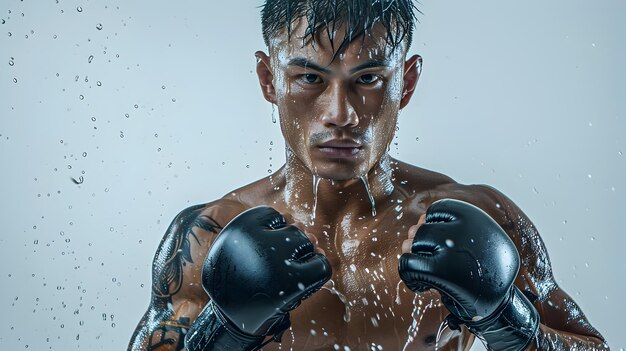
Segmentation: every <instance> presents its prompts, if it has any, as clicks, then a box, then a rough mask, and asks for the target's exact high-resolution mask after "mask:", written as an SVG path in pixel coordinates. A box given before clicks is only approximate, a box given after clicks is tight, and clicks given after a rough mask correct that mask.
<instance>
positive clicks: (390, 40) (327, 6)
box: [261, 0, 421, 55]
mask: <svg viewBox="0 0 626 351" xmlns="http://www.w3.org/2000/svg"><path fill="white" fill-rule="evenodd" d="M416 12H418V13H421V12H420V11H419V10H418V9H417V8H416V7H415V5H414V3H413V0H266V1H265V4H264V5H263V6H262V10H261V27H262V30H263V40H264V41H265V44H266V45H267V46H268V47H269V46H270V39H271V38H272V37H274V36H276V35H277V34H278V33H280V32H281V31H282V30H286V31H287V37H288V39H291V30H292V28H291V26H292V24H293V23H294V22H295V21H296V20H297V19H299V18H306V20H307V23H308V26H307V28H306V31H305V34H304V37H303V38H302V44H303V45H304V44H306V43H308V42H314V41H313V39H314V37H315V35H316V34H317V33H319V32H320V31H325V32H326V35H328V38H329V39H331V45H332V39H333V37H334V35H335V28H338V27H340V26H342V25H345V26H346V32H345V33H346V34H345V37H344V38H343V40H342V41H341V44H340V45H339V47H337V48H336V49H335V48H334V47H333V48H332V49H333V50H334V52H335V55H336V54H337V53H339V52H341V50H342V49H343V48H344V47H345V46H347V45H348V44H349V43H350V42H352V41H353V40H354V39H356V38H358V37H362V40H365V35H364V34H367V33H370V30H371V29H372V27H373V26H374V25H375V24H377V23H380V24H382V25H383V26H384V27H385V29H386V32H387V35H386V37H385V40H386V43H387V45H389V46H390V47H391V49H392V51H393V50H395V49H396V48H397V47H398V45H400V44H401V43H402V41H403V40H406V41H407V49H408V48H409V46H410V45H411V40H412V38H413V28H414V27H415V22H416V21H417V18H416V15H415V13H416Z"/></svg>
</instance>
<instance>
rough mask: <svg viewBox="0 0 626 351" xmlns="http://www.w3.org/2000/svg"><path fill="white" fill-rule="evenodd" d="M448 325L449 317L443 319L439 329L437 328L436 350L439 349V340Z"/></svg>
mask: <svg viewBox="0 0 626 351" xmlns="http://www.w3.org/2000/svg"><path fill="white" fill-rule="evenodd" d="M448 327H449V324H448V319H447V318H445V319H444V320H443V321H441V324H439V329H438V330H437V338H436V339H435V351H437V350H439V341H440V340H441V335H442V334H443V331H444V330H446V328H448Z"/></svg>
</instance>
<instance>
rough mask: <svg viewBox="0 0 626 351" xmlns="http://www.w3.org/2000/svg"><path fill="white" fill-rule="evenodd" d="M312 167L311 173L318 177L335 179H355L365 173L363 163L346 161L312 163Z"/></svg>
mask: <svg viewBox="0 0 626 351" xmlns="http://www.w3.org/2000/svg"><path fill="white" fill-rule="evenodd" d="M312 168H313V171H312V173H313V174H315V175H317V176H318V177H320V178H323V179H328V180H336V181H342V180H350V179H356V178H360V177H362V176H364V175H366V174H367V169H366V167H365V166H364V165H354V164H346V163H343V164H341V163H331V164H328V163H325V164H323V165H320V164H313V167H312Z"/></svg>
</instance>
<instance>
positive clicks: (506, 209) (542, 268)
mask: <svg viewBox="0 0 626 351" xmlns="http://www.w3.org/2000/svg"><path fill="white" fill-rule="evenodd" d="M475 187H477V188H479V189H481V190H482V192H483V193H484V194H485V195H486V196H487V197H488V198H489V199H490V201H489V202H490V204H484V206H481V208H483V209H484V210H485V211H486V212H488V213H489V215H490V216H492V218H494V219H495V220H496V221H497V222H498V223H499V224H500V226H501V227H502V228H503V229H504V230H505V231H506V232H507V234H508V235H509V236H510V237H511V239H512V240H513V242H514V243H515V245H516V247H517V249H518V251H519V254H520V261H521V265H520V271H519V274H518V276H517V279H516V281H515V285H516V286H517V287H518V288H519V289H520V290H521V291H525V292H527V293H528V292H530V293H532V295H534V296H536V297H537V299H536V300H535V301H534V303H533V304H534V306H535V308H537V311H538V312H539V314H540V318H541V324H543V325H544V326H545V327H548V328H550V329H553V330H556V331H563V332H566V333H568V334H569V333H571V334H575V335H578V336H582V337H583V338H585V337H592V338H598V339H600V340H602V341H603V339H602V336H601V335H600V333H599V332H598V331H597V330H596V329H595V328H593V326H591V324H590V323H589V321H588V320H587V318H586V317H585V315H584V314H583V312H582V310H581V309H580V307H578V305H577V304H576V302H575V301H574V300H573V299H572V298H571V297H570V296H569V295H568V294H567V293H565V291H563V290H562V289H561V288H560V287H559V286H558V284H557V283H556V281H555V279H554V275H553V272H552V265H551V263H550V258H549V256H548V252H547V250H546V247H545V245H544V243H543V240H542V239H541V237H540V235H539V231H538V230H537V228H536V227H535V225H534V224H533V223H532V222H531V220H530V219H529V218H528V216H526V214H524V212H523V211H522V210H521V209H520V208H519V207H518V206H517V205H515V203H513V201H511V200H510V199H509V198H507V197H506V196H505V195H503V194H502V193H500V192H499V191H497V190H496V189H494V188H492V187H489V186H484V185H478V186H475ZM543 329H546V328H543ZM544 331H545V330H544Z"/></svg>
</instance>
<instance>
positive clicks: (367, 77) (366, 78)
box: [356, 73, 380, 84]
mask: <svg viewBox="0 0 626 351" xmlns="http://www.w3.org/2000/svg"><path fill="white" fill-rule="evenodd" d="M379 80H380V77H379V76H377V75H375V74H371V73H368V74H364V75H362V76H360V77H359V78H358V79H357V80H356V81H357V83H361V84H374V83H376V82H378V81H379Z"/></svg>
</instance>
